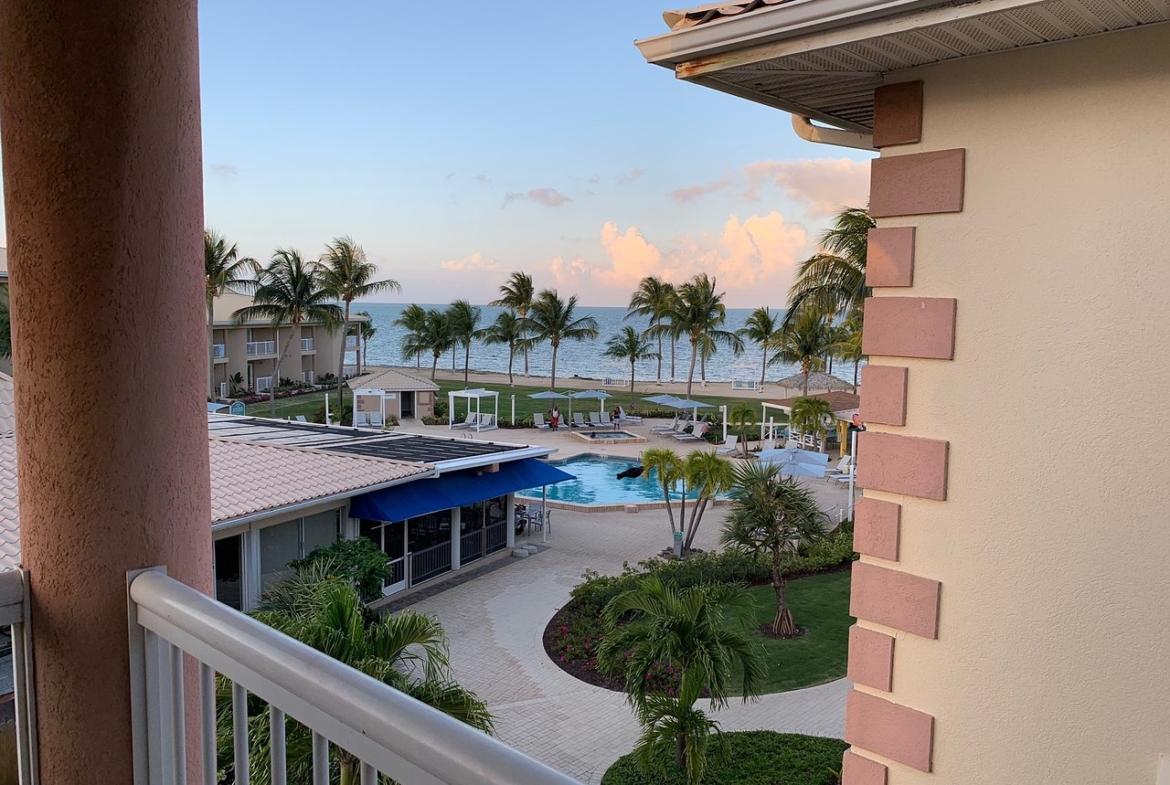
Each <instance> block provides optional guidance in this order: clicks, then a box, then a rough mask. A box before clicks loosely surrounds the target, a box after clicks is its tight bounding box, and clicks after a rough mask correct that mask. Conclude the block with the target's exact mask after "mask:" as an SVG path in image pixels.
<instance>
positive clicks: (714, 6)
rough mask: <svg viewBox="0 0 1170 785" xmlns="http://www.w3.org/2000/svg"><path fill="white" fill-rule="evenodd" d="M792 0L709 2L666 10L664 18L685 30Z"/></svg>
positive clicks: (679, 28) (673, 26)
mask: <svg viewBox="0 0 1170 785" xmlns="http://www.w3.org/2000/svg"><path fill="white" fill-rule="evenodd" d="M791 1H792V0H742V2H737V3H708V4H707V5H701V6H697V7H695V8H684V9H681V10H679V11H665V12H663V14H662V18H663V20H664V21H665V22H666V24H667V26H668V27H670V29H671V30H685V29H686V28H688V27H695V26H696V25H702V24H706V23H707V22H715V21H718V20H720V19H726V18H727V17H729V16H740V15H742V14H750V13H751V12H752V11H758V10H759V9H761V8H767V7H768V6H773V5H781V4H783V3H788V2H791Z"/></svg>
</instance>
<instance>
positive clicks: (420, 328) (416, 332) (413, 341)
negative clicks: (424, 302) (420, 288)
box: [391, 303, 430, 368]
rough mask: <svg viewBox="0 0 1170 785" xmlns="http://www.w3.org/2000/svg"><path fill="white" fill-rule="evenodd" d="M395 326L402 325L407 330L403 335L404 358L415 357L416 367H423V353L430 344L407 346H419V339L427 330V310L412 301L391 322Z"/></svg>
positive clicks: (402, 348)
mask: <svg viewBox="0 0 1170 785" xmlns="http://www.w3.org/2000/svg"><path fill="white" fill-rule="evenodd" d="M391 324H393V325H394V326H395V327H401V328H402V329H404V330H406V334H405V335H403V336H402V347H401V350H402V359H403V360H404V361H406V360H409V359H410V358H411V357H414V365H415V367H416V368H420V367H422V355H423V352H424V351H427V350H428V349H429V348H430V347H429V346H422V347H421V348H415V349H412V350H411V351H407V349H406V347H407V346H413V347H418V346H419V342H420V341H419V339H420V337H421V336H422V334H423V333H424V332H425V331H426V326H427V311H426V309H425V308H423V307H422V306H421V305H418V304H417V303H411V304H410V305H408V306H406V307H405V308H403V309H402V313H400V314H399V315H398V318H397V319H395V320H394V321H393V322H391Z"/></svg>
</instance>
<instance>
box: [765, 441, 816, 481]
mask: <svg viewBox="0 0 1170 785" xmlns="http://www.w3.org/2000/svg"><path fill="white" fill-rule="evenodd" d="M759 460H760V462H761V463H770V464H773V465H775V466H779V467H780V473H781V474H786V475H788V476H789V477H824V476H825V470H826V469H827V468H828V466H829V456H828V455H825V454H824V453H819V452H810V451H809V450H798V449H796V448H789V449H785V450H764V451H763V452H761V453H760V454H759Z"/></svg>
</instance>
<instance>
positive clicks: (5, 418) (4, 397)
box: [0, 373, 16, 436]
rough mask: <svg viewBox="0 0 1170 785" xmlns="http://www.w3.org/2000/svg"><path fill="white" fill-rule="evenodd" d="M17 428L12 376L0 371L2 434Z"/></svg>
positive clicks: (0, 420) (0, 434) (0, 431)
mask: <svg viewBox="0 0 1170 785" xmlns="http://www.w3.org/2000/svg"><path fill="white" fill-rule="evenodd" d="M15 428H16V408H15V406H14V405H13V403H12V377H11V376H7V375H5V374H2V373H0V436H3V435H5V434H11V433H12V432H13V430H14V429H15Z"/></svg>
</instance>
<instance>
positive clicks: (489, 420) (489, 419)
mask: <svg viewBox="0 0 1170 785" xmlns="http://www.w3.org/2000/svg"><path fill="white" fill-rule="evenodd" d="M495 427H496V416H495V415H494V414H481V415H480V416H479V422H478V423H477V424H476V426H475V430H476V431H487V430H491V429H492V428H495Z"/></svg>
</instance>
